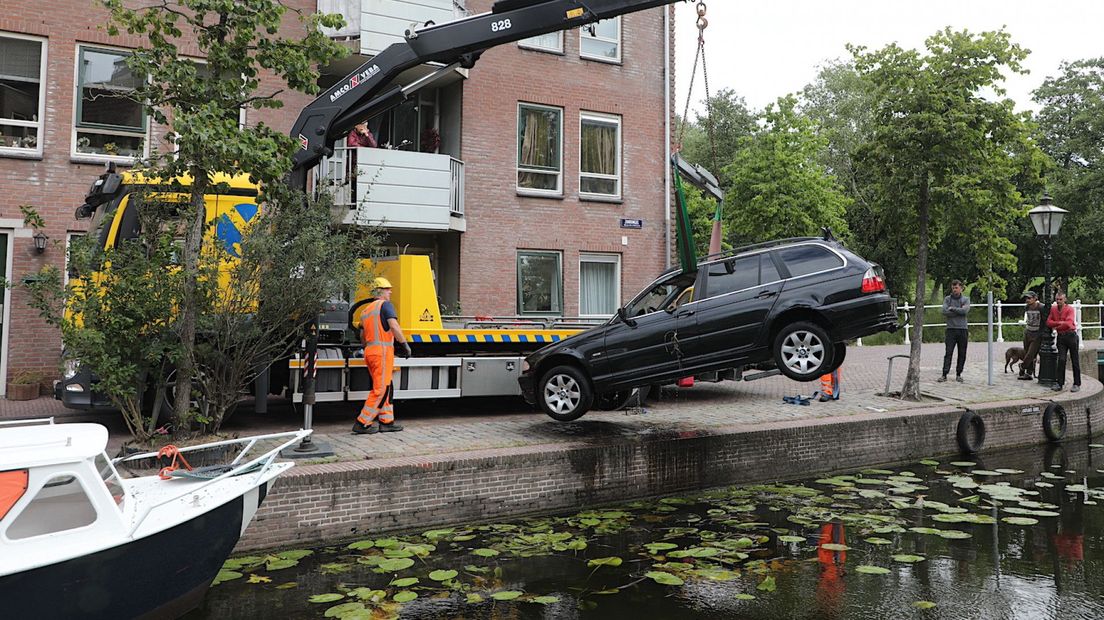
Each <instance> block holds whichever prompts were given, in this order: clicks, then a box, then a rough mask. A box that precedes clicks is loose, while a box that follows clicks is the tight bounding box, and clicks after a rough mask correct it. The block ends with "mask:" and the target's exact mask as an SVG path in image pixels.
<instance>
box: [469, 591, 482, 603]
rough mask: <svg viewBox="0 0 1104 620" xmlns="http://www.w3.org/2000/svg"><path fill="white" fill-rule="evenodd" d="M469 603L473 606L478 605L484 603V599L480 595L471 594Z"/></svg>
mask: <svg viewBox="0 0 1104 620" xmlns="http://www.w3.org/2000/svg"><path fill="white" fill-rule="evenodd" d="M467 602H468V603H469V604H471V605H478V604H479V603H482V602H483V597H482V596H480V595H478V594H469V595H468V598H467Z"/></svg>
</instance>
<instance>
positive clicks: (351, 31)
mask: <svg viewBox="0 0 1104 620" xmlns="http://www.w3.org/2000/svg"><path fill="white" fill-rule="evenodd" d="M458 4H462V3H458V2H454V0H416V1H412V0H318V11H319V12H320V13H339V14H341V15H343V16H344V17H345V23H346V26H345V28H343V29H341V30H340V31H330V32H327V34H329V35H330V36H331V37H335V38H343V39H350V38H354V37H356V36H357V35H359V37H360V53H361V54H364V55H367V56H374V55H375V54H378V53H380V51H382V50H383V49H384V48H386V47H387V46H388V45H391V44H392V43H397V42H399V41H401V40H402V39H403V36H404V34H405V33H406V31H407V30H408V29H410V28H411V27H412V26H413V25H419V26H420V25H421V24H424V23H426V22H428V21H432V22H434V23H437V24H441V23H444V22H448V21H452V20H454V19H457V18H458V17H463V16H464V12H463V11H462V9H460V8H458V6H457V5H458Z"/></svg>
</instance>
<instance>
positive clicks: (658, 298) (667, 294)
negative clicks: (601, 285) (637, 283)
mask: <svg viewBox="0 0 1104 620" xmlns="http://www.w3.org/2000/svg"><path fill="white" fill-rule="evenodd" d="M696 277H697V273H695V272H691V273H680V274H678V275H675V276H672V277H670V278H667V279H665V280H660V281H659V282H657V283H656V284H655V285H653V286H652V287H651V288H649V289H646V290H645V291H643V292H642V293H640V294H639V295H637V296H636V298H635V299H633V300H632V302H630V303H629V305H628V306H626V307H625V315H626V316H629V317H634V316H641V315H644V314H651V313H652V312H655V311H657V310H662V309H663V308H666V307H667V306H668V304H671V303H673V302H674V301H675V300H676V299H679V296H680V295H682V293H683V292H684V291H686V289H688V288H690V287H691V286H693V285H694V279H695V278H696ZM688 298H689V296H687V297H686V298H683V299H681V300H680V301H685V300H686V299H688Z"/></svg>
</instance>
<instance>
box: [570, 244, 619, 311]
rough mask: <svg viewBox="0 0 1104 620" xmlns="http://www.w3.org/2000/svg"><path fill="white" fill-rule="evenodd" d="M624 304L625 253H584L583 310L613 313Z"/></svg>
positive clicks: (581, 265)
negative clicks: (623, 269) (622, 272)
mask: <svg viewBox="0 0 1104 620" xmlns="http://www.w3.org/2000/svg"><path fill="white" fill-rule="evenodd" d="M620 305H621V256H620V255H619V254H582V255H581V256H580V257H579V314H580V315H581V316H611V315H613V314H614V313H615V312H617V308H618V307H619V306H620Z"/></svg>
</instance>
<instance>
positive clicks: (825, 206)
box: [724, 96, 850, 244]
mask: <svg viewBox="0 0 1104 620" xmlns="http://www.w3.org/2000/svg"><path fill="white" fill-rule="evenodd" d="M796 105H797V99H796V98H795V97H793V96H787V97H782V98H781V99H779V100H778V102H777V103H776V104H772V105H769V106H767V109H766V110H765V111H764V112H763V114H762V115H761V116H760V118H761V120H762V126H761V128H760V129H759V130H758V131H756V132H755V133H754V134H753V135H751V136H746V137H744V138H742V139H740V140H739V142H738V146H739V150H737V151H736V153H735V156H734V158H733V161H732V163H731V164H729V165H728V166H727V167H725V169H724V172H725V175H726V176H727V178H728V179H729V182H730V186H729V188H728V192H727V193H726V194H725V221H726V222H728V223H729V224H728V228H729V239H730V241H732V242H733V243H734V244H739V243H748V242H755V241H762V240H764V239H774V238H779V237H798V236H805V235H815V234H817V233H818V232H819V231H820V228H821V227H822V226H827V227H829V228H831V229H832V230H833V231H835V232H836V233H837V234H838V235H841V236H846V235H847V225H846V223H845V222H844V219H843V217H844V211H845V209H846V208H847V206H848V204H850V199H848V198H847V197H846V196H845V195H844V194H843V192H842V191H841V190H840V188H839V185H838V184H837V182H836V180H835V177H833V176H832V175H831V174H829V173H828V171H827V170H826V169H825V166H824V164H822V163H820V158H821V155H822V152H823V151H824V149H825V148H826V146H827V143H826V140H824V139H823V138H821V137H819V136H817V134H816V133H815V131H814V128H813V123H812V121H810V120H809V119H807V118H805V117H803V116H802V115H800V114H799V113H798V112H797V110H796Z"/></svg>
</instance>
